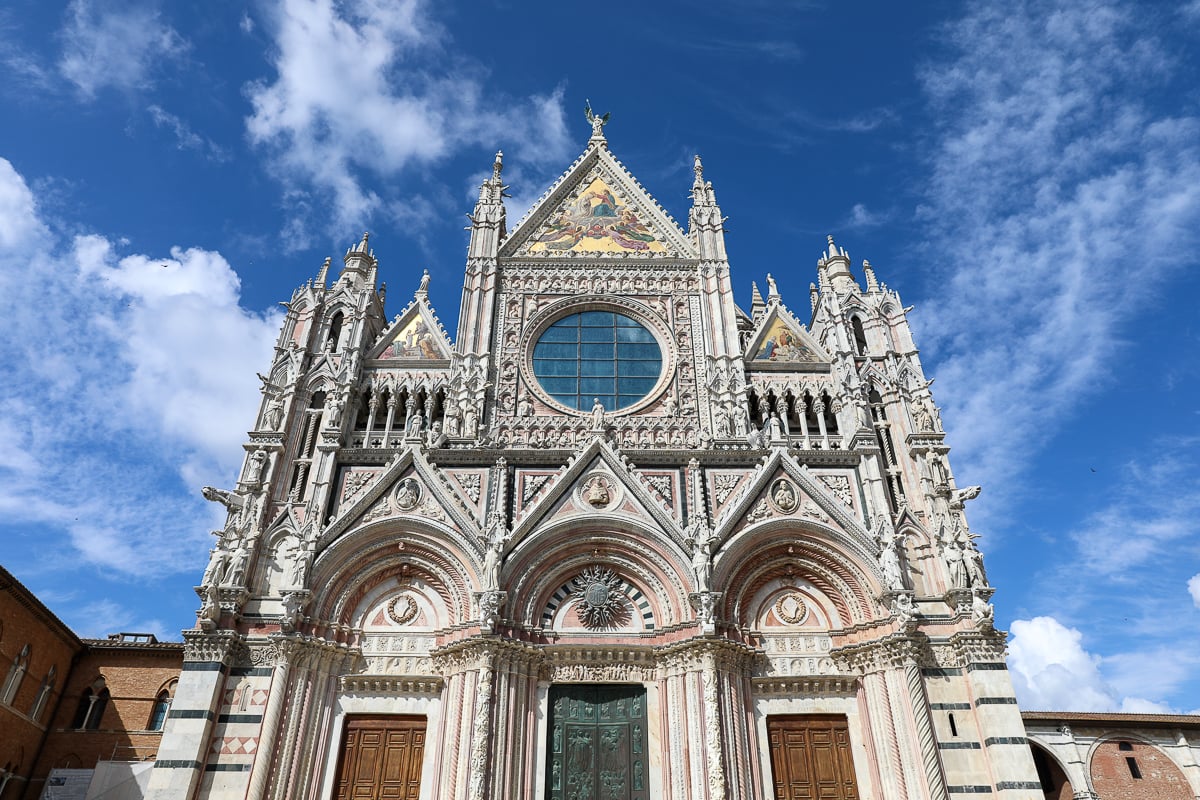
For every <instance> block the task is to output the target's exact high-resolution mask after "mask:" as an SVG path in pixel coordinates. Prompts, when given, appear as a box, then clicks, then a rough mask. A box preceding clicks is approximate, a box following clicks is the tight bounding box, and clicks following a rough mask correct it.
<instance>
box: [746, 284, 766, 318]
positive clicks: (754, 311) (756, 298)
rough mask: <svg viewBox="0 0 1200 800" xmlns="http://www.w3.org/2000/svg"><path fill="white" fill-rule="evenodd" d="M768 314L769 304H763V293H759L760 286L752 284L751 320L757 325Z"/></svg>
mask: <svg viewBox="0 0 1200 800" xmlns="http://www.w3.org/2000/svg"><path fill="white" fill-rule="evenodd" d="M766 313H767V304H766V303H765V302H763V298H762V293H761V292H759V291H758V284H757V283H751V284H750V318H751V319H752V320H754V322H755V323H756V324H757V323H758V321H759V320H760V319H762V318H763V314H766Z"/></svg>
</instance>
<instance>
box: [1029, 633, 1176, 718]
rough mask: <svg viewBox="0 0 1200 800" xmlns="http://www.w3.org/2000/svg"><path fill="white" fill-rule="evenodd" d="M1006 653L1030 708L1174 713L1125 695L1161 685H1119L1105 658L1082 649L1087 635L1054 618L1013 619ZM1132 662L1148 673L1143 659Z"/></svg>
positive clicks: (1140, 683)
mask: <svg viewBox="0 0 1200 800" xmlns="http://www.w3.org/2000/svg"><path fill="white" fill-rule="evenodd" d="M1008 651H1009V653H1008V668H1009V674H1010V675H1011V677H1012V682H1013V689H1014V691H1015V692H1016V695H1017V701H1018V702H1019V703H1020V704H1021V707H1022V708H1024V709H1026V710H1029V711H1033V710H1055V711H1121V712H1125V713H1176V712H1175V711H1174V709H1172V708H1171V706H1169V705H1167V704H1165V703H1160V702H1156V701H1153V700H1147V699H1145V698H1143V697H1137V696H1132V695H1123V694H1122V692H1121V689H1122V688H1137V689H1139V690H1140V691H1145V690H1146V689H1150V690H1152V691H1153V690H1154V689H1156V688H1158V687H1156V686H1152V685H1147V681H1146V680H1145V677H1146V676H1144V674H1143V680H1142V681H1140V682H1134V683H1132V684H1131V685H1130V686H1128V687H1119V686H1115V685H1114V681H1112V680H1110V679H1109V678H1107V677H1106V676H1105V675H1104V674H1103V672H1102V669H1101V667H1102V665H1103V664H1104V663H1105V661H1107V659H1101V658H1100V657H1099V656H1097V655H1094V654H1092V653H1090V652H1088V651H1087V650H1086V649H1084V647H1083V634H1082V633H1080V632H1079V631H1078V630H1076V629H1074V628H1069V627H1067V626H1065V625H1063V624H1062V623H1061V622H1059V621H1058V620H1057V619H1055V618H1054V617H1034V618H1033V619H1018V620H1014V621H1013V623H1012V638H1011V639H1010V640H1009V645H1008ZM1130 661H1132V662H1134V663H1137V664H1140V665H1141V666H1142V667H1143V669H1142V672H1143V673H1144V663H1145V662H1144V656H1143V655H1140V654H1139V655H1137V656H1135V657H1133V658H1131V659H1130ZM1155 663H1161V662H1155ZM1151 683H1153V681H1151Z"/></svg>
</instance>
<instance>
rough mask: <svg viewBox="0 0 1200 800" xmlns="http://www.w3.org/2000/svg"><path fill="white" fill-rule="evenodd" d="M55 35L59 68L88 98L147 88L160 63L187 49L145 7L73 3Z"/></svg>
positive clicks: (101, 0)
mask: <svg viewBox="0 0 1200 800" xmlns="http://www.w3.org/2000/svg"><path fill="white" fill-rule="evenodd" d="M59 36H60V39H61V41H62V55H61V57H60V58H59V61H58V70H59V72H60V73H61V74H62V76H63V77H64V78H66V79H67V80H68V81H70V82H71V83H72V84H74V85H75V87H76V88H77V89H78V90H79V92H80V93H81V94H82V95H84V96H85V97H87V98H93V97H95V96H96V94H97V93H98V92H99V91H101V90H102V89H105V88H112V89H117V90H119V91H135V90H141V89H146V88H148V87H149V86H151V85H152V83H153V81H154V79H155V77H156V76H158V75H159V74H160V73H161V70H162V68H163V66H164V65H167V64H170V63H171V62H173V61H176V60H177V59H179V58H180V57H182V56H183V55H184V54H186V52H187V50H188V44H187V42H186V41H185V40H184V38H183V37H182V36H180V35H179V33H178V32H176V31H175V29H174V28H172V27H171V26H170V25H167V24H166V23H164V22H163V21H162V19H161V17H160V15H159V14H158V12H157V11H156V10H155V9H154V8H153V7H152V6H149V5H146V4H144V3H125V2H111V1H109V0H73V2H72V3H71V5H70V6H69V7H68V9H67V15H66V22H65V24H64V25H63V28H62V30H61V31H60V33H59Z"/></svg>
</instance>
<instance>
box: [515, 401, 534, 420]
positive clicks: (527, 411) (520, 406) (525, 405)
mask: <svg viewBox="0 0 1200 800" xmlns="http://www.w3.org/2000/svg"><path fill="white" fill-rule="evenodd" d="M517 416H518V417H532V416H533V403H531V402H529V398H528V397H522V398H521V399H520V400H518V401H517Z"/></svg>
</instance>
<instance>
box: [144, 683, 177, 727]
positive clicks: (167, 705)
mask: <svg viewBox="0 0 1200 800" xmlns="http://www.w3.org/2000/svg"><path fill="white" fill-rule="evenodd" d="M170 710H171V693H170V692H169V691H167V690H166V689H163V690H162V691H161V692H159V693H158V697H156V698H154V708H152V709H151V710H150V721H149V722H148V723H147V724H146V730H148V731H161V730H162V729H163V725H165V724H166V722H167V712H168V711H170Z"/></svg>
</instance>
